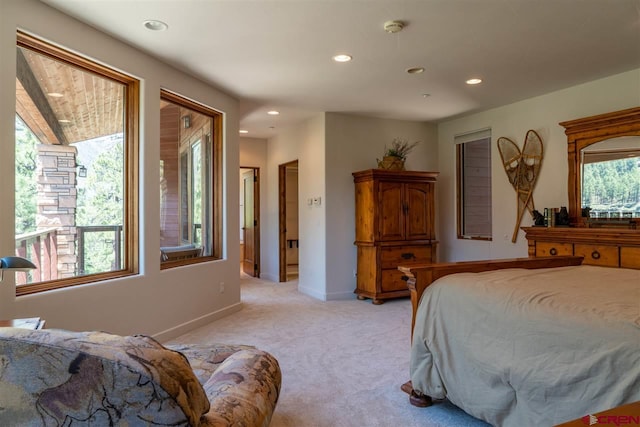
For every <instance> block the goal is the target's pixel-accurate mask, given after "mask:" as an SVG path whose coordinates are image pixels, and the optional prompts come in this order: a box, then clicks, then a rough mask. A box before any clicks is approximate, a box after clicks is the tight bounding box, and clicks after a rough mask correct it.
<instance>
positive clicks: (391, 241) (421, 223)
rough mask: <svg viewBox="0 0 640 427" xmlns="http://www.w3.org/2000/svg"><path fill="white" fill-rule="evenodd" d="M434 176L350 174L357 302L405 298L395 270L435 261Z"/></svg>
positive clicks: (376, 172)
mask: <svg viewBox="0 0 640 427" xmlns="http://www.w3.org/2000/svg"><path fill="white" fill-rule="evenodd" d="M437 176H438V172H416V171H389V170H384V169H369V170H365V171H361V172H354V173H353V177H354V183H355V195H356V218H355V219H356V241H355V245H356V246H357V248H358V249H357V250H358V266H357V285H356V290H355V293H356V294H357V295H358V299H365V298H370V299H372V300H373V303H374V304H382V303H383V302H384V300H385V299H389V298H398V297H406V296H409V289H408V288H407V283H406V281H405V280H403V274H402V273H401V272H400V271H399V270H398V268H397V267H398V265H400V264H407V263H413V262H429V263H430V262H435V261H436V259H435V258H436V245H437V243H438V242H437V241H436V240H435V232H434V209H435V207H434V196H435V194H434V190H435V188H434V187H435V182H436V177H437Z"/></svg>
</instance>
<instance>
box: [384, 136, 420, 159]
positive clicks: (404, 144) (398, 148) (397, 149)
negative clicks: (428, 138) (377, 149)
mask: <svg viewBox="0 0 640 427" xmlns="http://www.w3.org/2000/svg"><path fill="white" fill-rule="evenodd" d="M419 143H420V141H415V142H409V141H408V140H407V139H403V138H393V141H391V147H389V148H387V146H386V145H385V147H384V155H385V156H391V157H398V158H400V159H402V160H406V158H407V156H408V155H409V153H411V151H412V150H413V149H414V148H415V147H416V145H418V144H419Z"/></svg>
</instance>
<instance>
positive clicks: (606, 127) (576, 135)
mask: <svg viewBox="0 0 640 427" xmlns="http://www.w3.org/2000/svg"><path fill="white" fill-rule="evenodd" d="M559 124H560V126H562V127H564V128H565V132H564V133H565V134H566V135H567V153H568V157H567V161H568V165H569V179H568V191H569V217H570V221H571V225H573V226H578V227H584V226H585V225H586V219H583V218H582V215H581V212H582V206H581V200H582V198H581V188H580V187H581V185H580V184H581V182H582V180H581V176H580V174H581V170H582V168H581V167H580V150H582V149H583V148H585V147H588V146H589V145H591V144H595V143H597V142H601V141H604V140H606V139H611V138H617V137H620V136H640V107H634V108H629V109H626V110H621V111H614V112H612V113H606V114H599V115H597V116H590V117H584V118H581V119H576V120H569V121H566V122H560V123H559Z"/></svg>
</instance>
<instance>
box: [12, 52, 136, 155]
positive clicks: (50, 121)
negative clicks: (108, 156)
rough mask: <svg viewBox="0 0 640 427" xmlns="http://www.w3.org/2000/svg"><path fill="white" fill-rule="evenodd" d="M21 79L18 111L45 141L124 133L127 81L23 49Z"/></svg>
mask: <svg viewBox="0 0 640 427" xmlns="http://www.w3.org/2000/svg"><path fill="white" fill-rule="evenodd" d="M16 75H17V78H16V113H17V114H18V115H19V116H20V118H21V119H22V120H23V121H24V122H25V124H26V125H27V126H28V127H29V129H31V131H32V132H33V133H34V134H35V136H36V137H37V138H38V139H39V140H40V142H41V143H43V144H62V145H67V144H73V143H75V142H80V141H86V140H89V139H93V138H97V137H101V136H107V135H113V134H116V133H121V132H122V131H123V123H124V86H123V85H122V84H121V83H118V82H114V81H112V80H109V79H107V78H104V77H102V76H99V75H97V74H94V73H91V72H88V71H85V70H81V69H79V68H77V67H75V66H73V65H70V64H67V63H63V62H61V61H57V60H54V59H51V58H49V57H47V56H44V55H41V54H38V53H36V52H32V51H30V50H28V49H23V48H18V49H17V74H16ZM51 94H60V95H62V96H55V95H51Z"/></svg>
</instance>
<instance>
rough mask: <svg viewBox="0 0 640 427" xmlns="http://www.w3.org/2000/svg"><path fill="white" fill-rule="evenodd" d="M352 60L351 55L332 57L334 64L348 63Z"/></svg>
mask: <svg viewBox="0 0 640 427" xmlns="http://www.w3.org/2000/svg"><path fill="white" fill-rule="evenodd" d="M352 59H353V57H352V56H351V55H346V54H340V55H336V56H334V57H333V60H334V61H336V62H349V61H351V60H352Z"/></svg>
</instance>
